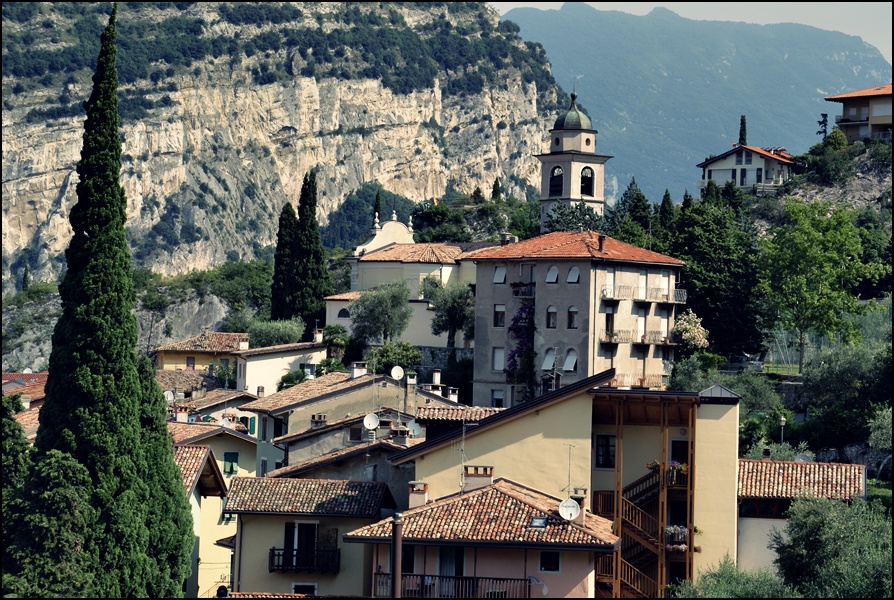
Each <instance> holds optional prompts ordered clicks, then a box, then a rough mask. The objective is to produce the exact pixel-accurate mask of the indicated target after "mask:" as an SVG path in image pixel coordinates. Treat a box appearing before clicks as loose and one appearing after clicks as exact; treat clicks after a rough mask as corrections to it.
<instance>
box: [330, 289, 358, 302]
mask: <svg viewBox="0 0 894 600" xmlns="http://www.w3.org/2000/svg"><path fill="white" fill-rule="evenodd" d="M359 297H360V290H355V291H353V292H344V293H341V294H333V295H331V296H326V298H324V299H325V300H348V301H350V300H356V299H357V298H359Z"/></svg>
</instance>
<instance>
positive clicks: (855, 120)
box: [826, 83, 891, 143]
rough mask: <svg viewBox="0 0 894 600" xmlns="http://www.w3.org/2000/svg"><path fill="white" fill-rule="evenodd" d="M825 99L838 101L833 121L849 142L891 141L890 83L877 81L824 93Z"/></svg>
mask: <svg viewBox="0 0 894 600" xmlns="http://www.w3.org/2000/svg"><path fill="white" fill-rule="evenodd" d="M826 102H839V103H841V105H842V106H841V114H840V115H837V116H836V117H835V125H836V126H837V127H838V128H839V129H840V130H841V131H842V133H844V135H846V136H847V141H848V142H849V143H854V142H856V141H858V140H864V139H866V138H871V139H875V140H886V141H887V142H889V143H890V142H891V84H890V83H886V84H884V85H877V86H875V87H871V88H866V89H865V90H856V91H853V92H845V93H843V94H837V95H835V96H827V97H826Z"/></svg>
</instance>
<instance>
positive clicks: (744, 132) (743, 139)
mask: <svg viewBox="0 0 894 600" xmlns="http://www.w3.org/2000/svg"><path fill="white" fill-rule="evenodd" d="M739 145H740V146H746V145H748V129H747V127H746V126H745V115H742V116H741V117H739Z"/></svg>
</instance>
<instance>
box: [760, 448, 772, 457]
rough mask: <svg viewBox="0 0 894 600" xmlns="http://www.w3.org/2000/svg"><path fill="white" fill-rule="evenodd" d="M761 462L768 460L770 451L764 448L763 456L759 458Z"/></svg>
mask: <svg viewBox="0 0 894 600" xmlns="http://www.w3.org/2000/svg"><path fill="white" fill-rule="evenodd" d="M761 460H770V449H769V448H764V454H763V456H762V457H761Z"/></svg>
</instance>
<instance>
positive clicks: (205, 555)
mask: <svg viewBox="0 0 894 600" xmlns="http://www.w3.org/2000/svg"><path fill="white" fill-rule="evenodd" d="M174 462H175V463H177V466H178V467H179V468H180V474H181V475H182V476H183V487H184V488H185V489H186V496H187V497H188V498H189V506H190V510H191V512H192V528H193V536H194V537H195V542H194V544H193V550H192V556H191V558H190V565H191V567H192V572H191V573H190V575H189V578H188V579H187V580H186V587H185V590H184V592H185V596H186V597H187V598H203V597H208V596H209V595H211V594H210V592H214V591H215V590H217V588H218V587H220V586H221V585H227V584H229V581H230V565H229V562H227V563H226V564H215V562H214V558H212V557H211V556H210V554H209V553H210V552H213V550H212V549H213V548H214V542H215V541H216V540H217V537H216V536H217V534H218V531H217V527H216V525H217V519H214V515H215V514H220V513H219V510H220V509H219V507H220V503H219V502H217V501H216V500H214V499H211V500H209V498H210V497H216V498H220V499H221V500H223V499H224V498H226V495H227V486H226V484H225V483H224V480H223V476H222V475H221V472H220V469H219V468H218V465H217V462H216V461H215V459H214V452H213V451H212V450H211V447H210V446H202V445H194V446H192V445H190V446H175V447H174ZM209 503H210V504H213V510H209V509H208V506H207V505H208V504H209ZM209 559H210V560H209Z"/></svg>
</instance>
